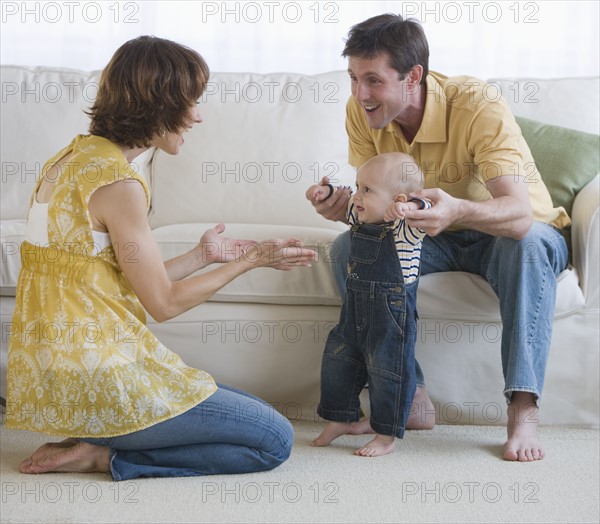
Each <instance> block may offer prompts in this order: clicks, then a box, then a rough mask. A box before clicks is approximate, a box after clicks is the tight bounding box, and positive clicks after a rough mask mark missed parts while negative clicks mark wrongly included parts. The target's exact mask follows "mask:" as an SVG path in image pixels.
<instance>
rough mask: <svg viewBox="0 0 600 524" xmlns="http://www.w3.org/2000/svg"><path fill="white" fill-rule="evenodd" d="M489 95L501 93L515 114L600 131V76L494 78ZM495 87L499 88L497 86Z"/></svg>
mask: <svg viewBox="0 0 600 524" xmlns="http://www.w3.org/2000/svg"><path fill="white" fill-rule="evenodd" d="M488 84H489V85H490V87H489V88H488V91H487V93H486V94H487V96H488V97H489V98H491V99H492V100H494V99H495V98H496V96H499V95H502V96H503V97H504V99H505V100H506V102H507V103H508V105H509V107H510V108H511V109H512V111H513V113H514V114H515V115H517V116H522V117H525V118H531V119H532V120H538V121H540V122H546V123H548V124H553V125H556V126H561V127H568V128H569V129H578V130H579V131H585V132H586V133H595V134H598V132H599V131H600V128H599V127H598V114H600V107H599V105H598V104H599V102H600V99H599V98H598V92H599V91H600V77H598V76H592V77H577V78H491V79H489V80H488ZM494 87H495V88H496V89H494Z"/></svg>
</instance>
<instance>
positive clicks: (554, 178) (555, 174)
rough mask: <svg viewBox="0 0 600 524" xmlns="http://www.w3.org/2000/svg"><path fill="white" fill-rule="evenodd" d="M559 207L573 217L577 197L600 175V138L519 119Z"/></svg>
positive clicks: (537, 163)
mask: <svg viewBox="0 0 600 524" xmlns="http://www.w3.org/2000/svg"><path fill="white" fill-rule="evenodd" d="M516 120H517V123H518V124H519V126H520V127H521V131H522V132H523V137H524V138H525V141H526V142H527V144H528V145H529V148H530V149H531V153H532V155H533V158H534V160H535V164H536V166H537V168H538V170H539V171H540V174H541V175H542V178H543V180H544V182H545V184H546V186H547V187H548V191H549V192H550V196H551V197H552V202H553V203H554V205H555V206H563V207H564V208H565V209H566V210H567V213H569V214H571V209H572V207H573V200H574V199H575V195H576V194H577V193H578V192H579V191H580V190H581V189H582V188H583V187H584V186H585V185H587V184H588V182H590V180H592V179H593V178H594V177H595V176H596V175H597V174H598V173H599V172H600V136H599V135H593V134H590V133H583V132H581V131H576V130H574V129H568V128H565V127H559V126H553V125H549V124H543V123H541V122H537V121H535V120H531V119H529V118H523V117H516Z"/></svg>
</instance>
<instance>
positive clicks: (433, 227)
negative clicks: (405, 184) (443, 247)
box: [404, 188, 464, 236]
mask: <svg viewBox="0 0 600 524" xmlns="http://www.w3.org/2000/svg"><path fill="white" fill-rule="evenodd" d="M410 196H411V197H412V198H419V199H421V200H429V201H430V202H431V207H430V208H429V209H414V208H413V207H412V206H411V208H409V209H408V210H406V211H405V212H404V217H405V218H406V220H407V222H408V224H409V225H410V226H411V227H418V228H419V229H422V230H423V231H425V232H426V233H427V234H428V235H430V236H435V235H438V234H440V233H441V232H442V231H444V230H445V229H446V228H447V227H448V226H450V225H451V224H454V223H455V222H458V221H459V218H460V216H461V205H462V202H464V201H463V200H460V199H458V198H454V197H452V196H450V195H449V194H448V193H446V192H445V191H443V190H442V189H439V188H433V189H420V190H419V191H415V192H414V193H411V194H410Z"/></svg>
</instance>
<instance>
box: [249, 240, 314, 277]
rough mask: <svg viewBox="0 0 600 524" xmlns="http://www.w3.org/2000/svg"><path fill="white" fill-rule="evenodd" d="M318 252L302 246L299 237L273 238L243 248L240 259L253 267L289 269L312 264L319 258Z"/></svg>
mask: <svg viewBox="0 0 600 524" xmlns="http://www.w3.org/2000/svg"><path fill="white" fill-rule="evenodd" d="M317 256H318V255H317V252H316V251H313V250H312V249H306V248H303V247H302V241H301V240H299V239H297V238H287V239H285V240H282V239H272V240H265V241H263V242H258V243H256V244H254V245H253V246H251V247H250V248H249V249H246V248H243V249H242V254H241V256H240V257H239V260H240V261H243V262H250V263H251V264H252V266H253V267H270V268H273V269H280V270H283V271H289V270H291V269H294V268H295V267H297V266H310V265H312V263H313V262H314V261H316V260H317Z"/></svg>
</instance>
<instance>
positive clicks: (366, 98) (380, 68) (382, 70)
mask: <svg viewBox="0 0 600 524" xmlns="http://www.w3.org/2000/svg"><path fill="white" fill-rule="evenodd" d="M348 73H349V74H350V80H351V82H352V95H353V96H354V98H356V100H358V103H359V104H360V105H361V106H362V108H363V111H364V112H365V115H366V117H367V121H368V123H369V127H371V128H373V129H383V128H384V127H385V126H387V125H388V124H389V123H390V122H391V121H392V120H394V119H398V120H399V121H402V117H403V115H404V113H405V112H406V110H407V107H408V101H409V98H410V96H411V90H412V92H414V90H415V88H414V87H413V86H412V85H408V84H409V82H410V77H409V75H406V76H405V78H404V79H400V73H398V71H396V70H395V69H393V68H392V67H390V65H389V60H388V54H387V53H382V54H379V55H377V56H376V57H375V58H371V59H368V58H358V57H354V56H351V57H349V59H348Z"/></svg>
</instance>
